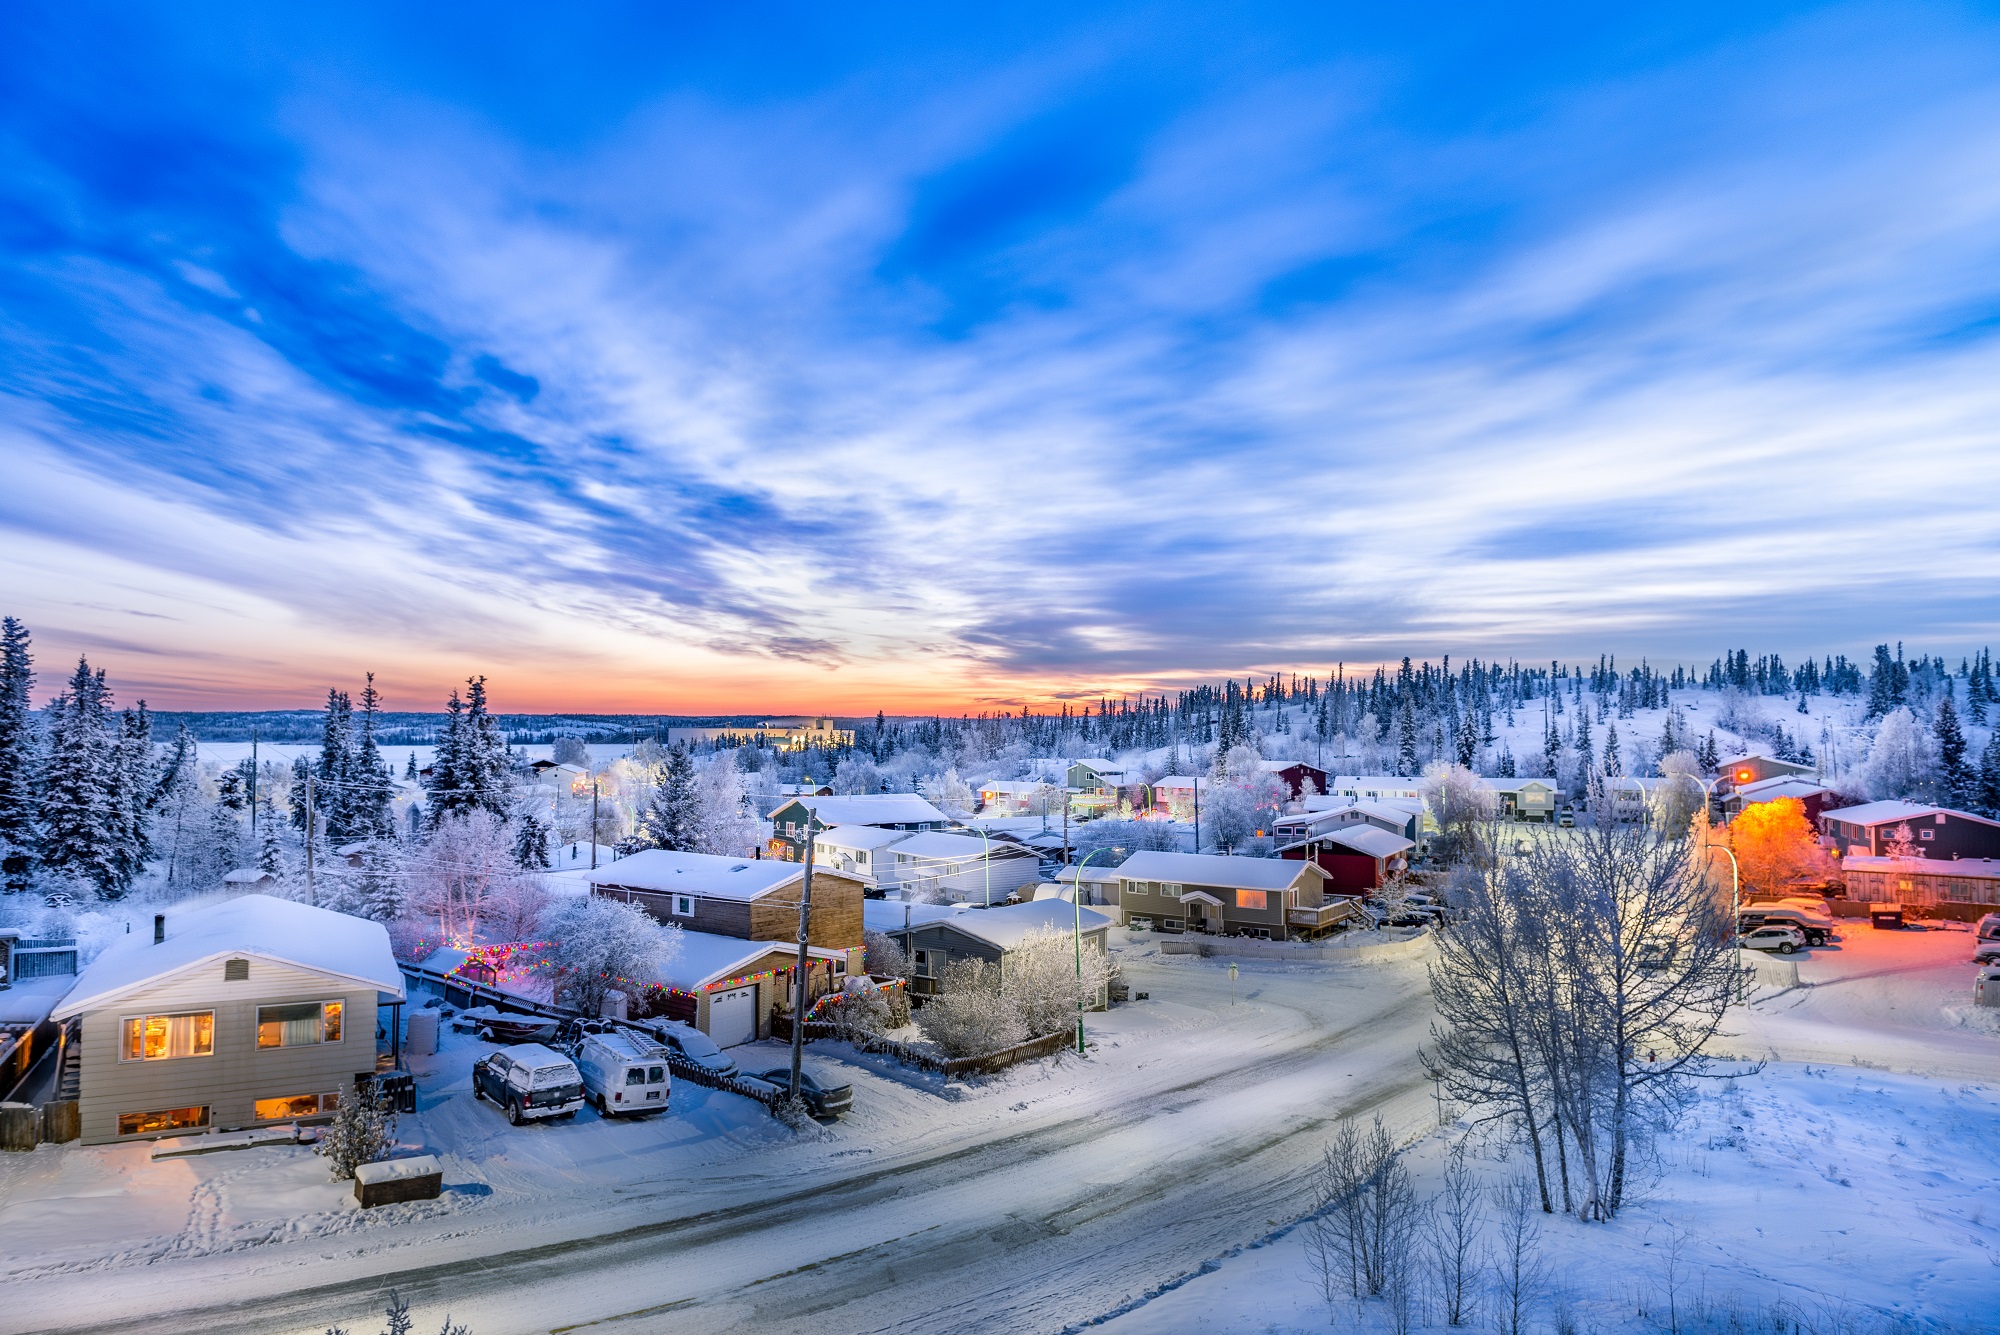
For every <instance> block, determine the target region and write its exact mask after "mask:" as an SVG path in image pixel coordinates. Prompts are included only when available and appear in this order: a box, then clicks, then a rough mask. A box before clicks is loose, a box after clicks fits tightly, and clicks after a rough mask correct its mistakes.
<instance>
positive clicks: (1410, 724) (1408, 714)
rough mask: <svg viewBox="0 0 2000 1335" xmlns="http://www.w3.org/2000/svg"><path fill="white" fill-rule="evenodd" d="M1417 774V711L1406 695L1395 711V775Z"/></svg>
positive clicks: (1406, 694)
mask: <svg viewBox="0 0 2000 1335" xmlns="http://www.w3.org/2000/svg"><path fill="white" fill-rule="evenodd" d="M1416 772H1417V711H1416V709H1415V707H1414V706H1413V705H1412V704H1411V703H1410V697H1409V695H1408V693H1405V694H1404V696H1403V703H1402V705H1401V707H1400V708H1399V709H1398V710H1397V711H1396V773H1398V774H1403V775H1410V774H1415V773H1416Z"/></svg>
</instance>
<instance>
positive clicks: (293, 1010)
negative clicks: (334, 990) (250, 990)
mask: <svg viewBox="0 0 2000 1335" xmlns="http://www.w3.org/2000/svg"><path fill="white" fill-rule="evenodd" d="M345 1009H346V1008H345V1007H344V1006H343V1005H342V1004H341V1003H340V1002H338V1001H306V1002H300V1003H298V1004H297V1005H291V1006H259V1007H258V1008H257V1046H258V1047H260V1048H297V1047H306V1046H309V1045H311V1044H314V1043H338V1042H339V1041H340V1019H341V1014H342V1012H343V1011H344V1010H345Z"/></svg>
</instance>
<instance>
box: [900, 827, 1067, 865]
mask: <svg viewBox="0 0 2000 1335" xmlns="http://www.w3.org/2000/svg"><path fill="white" fill-rule="evenodd" d="M895 854H896V856H897V857H898V858H912V859H922V860H924V861H927V862H928V861H931V860H933V859H938V860H944V859H953V860H956V859H960V858H979V857H984V856H985V854H986V841H985V840H984V839H981V838H980V837H979V836H978V835H976V834H946V833H945V832H944V831H942V830H932V831H930V832H928V833H925V834H913V835H911V836H910V837H909V838H907V839H905V840H903V842H901V843H900V844H897V845H896V847H895ZM993 856H994V857H996V858H999V857H1031V856H1033V855H1032V854H1031V853H1029V851H1028V850H1027V849H1025V848H1023V847H1021V846H1020V845H1019V844H1008V843H996V844H994V845H993Z"/></svg>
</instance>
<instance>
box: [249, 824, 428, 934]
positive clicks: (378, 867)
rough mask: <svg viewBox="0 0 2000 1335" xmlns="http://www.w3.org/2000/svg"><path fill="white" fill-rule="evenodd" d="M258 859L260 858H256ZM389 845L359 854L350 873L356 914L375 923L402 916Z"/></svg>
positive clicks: (398, 873)
mask: <svg viewBox="0 0 2000 1335" xmlns="http://www.w3.org/2000/svg"><path fill="white" fill-rule="evenodd" d="M260 861H261V859H260ZM399 861H400V860H399V859H398V857H397V856H396V854H395V853H394V852H393V851H392V848H391V846H389V845H385V844H379V843H378V844H376V845H374V846H373V847H371V848H369V849H367V850H366V851H365V852H363V853H362V855H361V869H360V871H359V872H358V873H357V874H356V875H355V877H354V908H353V909H352V910H351V912H353V913H354V914H355V915H356V916H358V917H363V918H368V919H371V920H372V921H375V922H379V923H391V922H394V921H396V920H397V919H398V918H400V917H402V916H403V906H404V899H405V896H404V893H403V875H402V867H401V866H400V865H398V864H399Z"/></svg>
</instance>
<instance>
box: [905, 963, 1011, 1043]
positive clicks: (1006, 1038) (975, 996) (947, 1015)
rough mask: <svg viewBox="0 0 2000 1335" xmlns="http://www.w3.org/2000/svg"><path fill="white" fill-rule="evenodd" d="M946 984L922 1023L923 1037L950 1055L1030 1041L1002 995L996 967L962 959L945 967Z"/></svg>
mask: <svg viewBox="0 0 2000 1335" xmlns="http://www.w3.org/2000/svg"><path fill="white" fill-rule="evenodd" d="M942 983H943V986H942V988H941V989H940V991H939V993H938V995H937V996H935V997H933V998H931V1000H930V1001H929V1002H928V1003H927V1004H926V1005H925V1006H924V1008H923V1011H922V1012H921V1015H920V1019H921V1022H922V1024H923V1029H924V1036H925V1037H926V1038H928V1039H930V1041H931V1042H933V1043H935V1044H937V1046H938V1047H939V1048H940V1049H942V1050H943V1052H944V1054H945V1055H946V1056H947V1057H978V1056H983V1055H984V1054H986V1053H989V1052H998V1051H999V1050H1000V1049H1002V1048H1010V1047H1013V1046H1014V1045H1015V1044H1016V1043H1020V1042H1022V1041H1024V1040H1025V1039H1026V1038H1027V1037H1028V1027H1027V1025H1026V1024H1025V1023H1024V1022H1023V1021H1022V1019H1021V1014H1020V1012H1019V1011H1018V1010H1016V1009H1015V1007H1014V1005H1013V1003H1012V1002H1010V1001H1009V1000H1008V999H1007V998H1006V997H1005V996H1003V995H1002V994H1001V990H1000V969H999V967H998V966H997V965H992V964H988V963H987V962H986V961H985V960H977V959H972V960H959V961H957V962H955V963H953V964H949V965H946V966H945V971H944V978H943V979H942Z"/></svg>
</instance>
